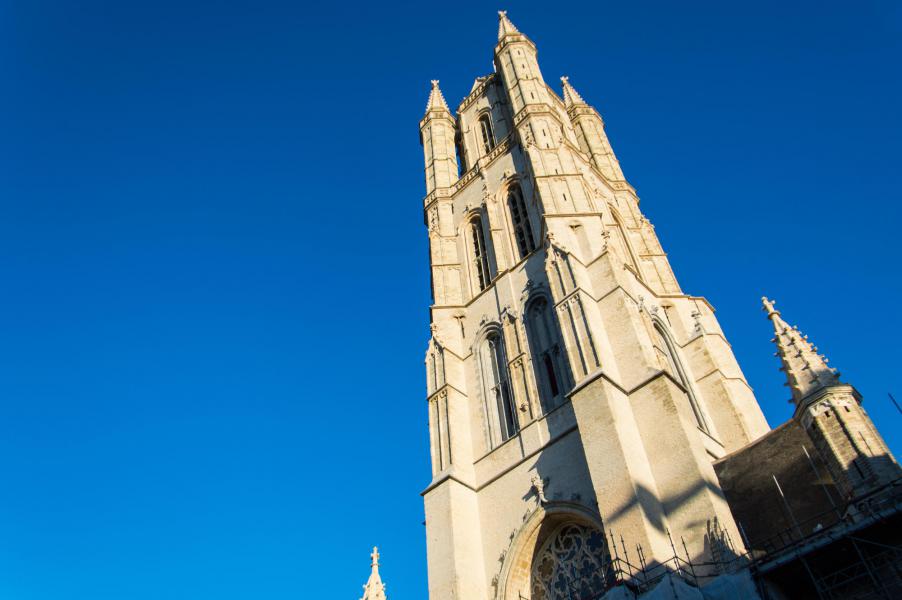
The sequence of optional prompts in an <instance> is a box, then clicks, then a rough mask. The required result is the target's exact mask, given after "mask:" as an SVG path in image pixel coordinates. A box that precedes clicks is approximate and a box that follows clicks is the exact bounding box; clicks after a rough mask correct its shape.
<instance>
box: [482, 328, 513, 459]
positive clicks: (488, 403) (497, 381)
mask: <svg viewBox="0 0 902 600" xmlns="http://www.w3.org/2000/svg"><path fill="white" fill-rule="evenodd" d="M479 363H480V364H479V367H480V369H481V371H482V383H483V394H484V397H485V409H486V415H487V416H488V421H489V428H490V435H489V438H490V441H491V442H492V445H496V443H500V442H503V441H505V440H507V439H509V438H511V437H512V436H514V435H515V434H516V433H517V431H518V430H519V428H520V425H519V423H518V421H517V413H516V407H515V405H514V399H513V395H512V394H511V384H510V372H509V371H508V366H507V355H506V352H505V350H504V340H503V338H502V337H501V332H500V331H497V330H496V331H492V332H491V333H489V334H488V335H487V336H486V338H485V340H483V342H482V345H481V347H480V351H479Z"/></svg>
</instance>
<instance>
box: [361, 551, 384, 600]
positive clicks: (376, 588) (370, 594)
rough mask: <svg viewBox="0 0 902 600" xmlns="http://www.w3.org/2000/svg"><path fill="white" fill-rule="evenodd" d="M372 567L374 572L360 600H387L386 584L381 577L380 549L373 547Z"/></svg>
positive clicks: (364, 587) (371, 555)
mask: <svg viewBox="0 0 902 600" xmlns="http://www.w3.org/2000/svg"><path fill="white" fill-rule="evenodd" d="M370 559H371V562H370V567H371V568H372V572H371V573H370V578H369V579H368V580H367V582H366V585H365V586H363V598H361V599H360V600H386V596H385V584H384V583H382V578H381V577H380V576H379V548H377V547H376V546H373V552H372V553H371V554H370Z"/></svg>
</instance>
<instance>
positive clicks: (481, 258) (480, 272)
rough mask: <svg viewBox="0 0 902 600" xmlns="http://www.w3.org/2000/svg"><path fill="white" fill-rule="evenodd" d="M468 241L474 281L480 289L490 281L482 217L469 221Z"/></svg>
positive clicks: (490, 275)
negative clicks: (474, 275) (471, 245)
mask: <svg viewBox="0 0 902 600" xmlns="http://www.w3.org/2000/svg"><path fill="white" fill-rule="evenodd" d="M470 243H471V244H473V270H474V272H475V274H476V283H477V285H478V287H479V290H480V291H482V290H484V289H485V288H486V287H488V285H489V283H490V282H491V281H492V273H491V271H490V270H489V252H488V246H486V243H485V229H484V228H483V226H482V219H481V218H480V217H475V218H473V219H472V220H471V221H470Z"/></svg>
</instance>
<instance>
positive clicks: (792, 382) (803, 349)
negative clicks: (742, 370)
mask: <svg viewBox="0 0 902 600" xmlns="http://www.w3.org/2000/svg"><path fill="white" fill-rule="evenodd" d="M761 303H762V304H763V305H764V309H763V310H764V311H765V312H766V313H767V318H768V319H770V320H771V323H773V326H774V333H775V334H776V335H775V336H774V339H773V340H772V341H773V342H774V343H775V344H776V345H777V354H776V355H777V356H779V357H780V361H781V362H782V363H783V368H782V369H781V370H782V371H784V372H785V373H786V379H787V383H786V385H788V386H789V389H790V390H791V391H792V401H793V402H794V403H795V404H799V402H800V401H801V400H803V399H804V398H805V397H806V396H808V395H810V394H812V393H813V392H816V391H818V390H820V389H823V388H826V387H829V386H831V385H836V384H838V383H840V381H839V373H838V372H837V371H836V369H832V368H830V367H828V366H827V359H826V358H824V356H823V355H821V354H818V353H817V348H816V347H815V346H813V345H812V344H811V342H809V341H808V336H807V335H802V332H801V331H799V328H798V327H790V326H789V325H788V324H787V323H786V321H784V320H783V317H781V316H780V311H778V310H777V309H776V308H775V306H774V305H775V304H776V302H774V301H772V300H768V299H767V298H761Z"/></svg>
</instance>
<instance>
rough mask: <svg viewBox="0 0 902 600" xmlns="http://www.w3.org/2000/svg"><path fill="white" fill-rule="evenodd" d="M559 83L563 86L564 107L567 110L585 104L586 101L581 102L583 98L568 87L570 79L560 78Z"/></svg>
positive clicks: (570, 86) (571, 87)
mask: <svg viewBox="0 0 902 600" xmlns="http://www.w3.org/2000/svg"><path fill="white" fill-rule="evenodd" d="M561 83H562V84H563V85H564V105H565V106H566V107H567V108H570V107H571V106H575V105H577V104H585V103H586V101H585V100H583V97H582V96H580V95H579V93H578V92H577V91H576V90H575V89H573V86H572V85H570V78H569V77H567V76H566V75H565V76H563V77H561Z"/></svg>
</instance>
